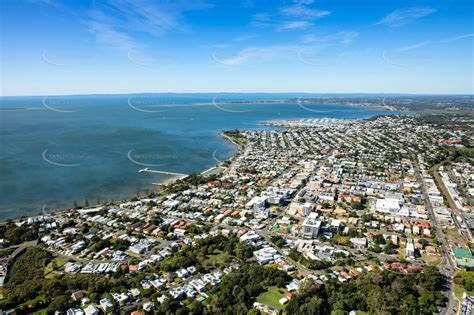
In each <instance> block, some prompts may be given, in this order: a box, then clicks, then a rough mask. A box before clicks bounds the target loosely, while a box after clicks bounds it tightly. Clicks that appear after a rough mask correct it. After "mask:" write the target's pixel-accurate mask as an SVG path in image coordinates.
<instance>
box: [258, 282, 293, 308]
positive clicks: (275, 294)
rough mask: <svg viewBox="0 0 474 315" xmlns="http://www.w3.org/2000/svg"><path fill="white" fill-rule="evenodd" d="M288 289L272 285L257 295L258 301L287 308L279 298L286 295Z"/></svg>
mask: <svg viewBox="0 0 474 315" xmlns="http://www.w3.org/2000/svg"><path fill="white" fill-rule="evenodd" d="M286 293H287V291H286V289H282V288H277V287H271V288H269V289H268V291H266V292H264V293H262V294H260V295H259V296H258V297H257V302H259V303H262V304H265V305H269V306H272V307H275V308H279V309H285V307H286V305H281V304H280V303H279V302H278V300H279V299H281V298H282V297H286Z"/></svg>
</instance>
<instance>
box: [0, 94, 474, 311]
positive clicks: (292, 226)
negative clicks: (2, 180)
mask: <svg viewBox="0 0 474 315" xmlns="http://www.w3.org/2000/svg"><path fill="white" fill-rule="evenodd" d="M433 98H435V99H436V100H437V101H436V102H434V104H435V105H434V106H435V107H439V108H440V109H448V108H450V109H459V110H464V109H466V108H468V107H469V106H472V101H473V99H472V96H467V97H466V98H450V97H447V96H440V97H433ZM381 100H382V99H381ZM381 100H379V101H381ZM292 101H295V100H292ZM297 101H300V102H301V100H297ZM322 101H324V102H326V103H332V102H336V101H337V102H338V103H340V102H341V100H340V99H334V98H327V99H326V98H325V99H324V100H322V99H313V98H312V99H311V100H310V102H312V103H314V102H322ZM342 101H343V102H345V103H347V104H349V103H350V104H361V103H364V104H366V105H372V104H374V102H375V101H373V100H370V101H369V100H364V98H363V96H360V97H354V98H353V99H352V98H347V99H344V100H342ZM425 101H428V102H431V103H433V100H424V101H418V100H417V99H416V97H415V98H413V99H412V100H411V101H410V102H408V101H404V100H403V98H391V97H387V98H386V99H385V100H384V102H385V103H386V104H387V105H386V106H391V107H393V109H394V110H397V111H398V110H408V109H409V110H416V107H417V106H418V105H419V104H420V103H423V102H425ZM302 102H306V100H303V101H302ZM303 104H304V103H303ZM454 112H456V111H454ZM266 123H267V124H269V125H273V126H278V127H280V128H277V130H262V131H246V130H229V131H225V132H224V134H223V135H224V136H225V138H226V139H228V140H229V141H232V142H233V143H235V145H236V146H237V147H238V151H237V154H236V155H235V156H233V157H231V158H230V159H229V160H226V161H223V162H222V163H220V164H219V165H217V166H216V168H214V169H212V170H211V171H209V172H206V173H205V174H192V175H190V176H188V177H186V178H181V179H177V180H175V181H174V182H172V183H170V184H167V185H166V186H163V187H161V188H160V189H159V190H157V191H156V192H153V193H150V194H149V195H147V196H142V197H136V198H133V199H131V200H125V201H121V202H114V203H104V204H98V205H94V206H85V205H76V206H75V207H74V208H72V209H67V210H64V211H58V212H48V211H46V210H45V211H44V213H43V214H41V215H37V216H33V217H25V218H21V219H18V220H9V221H8V222H5V223H4V224H3V225H2V226H1V227H0V246H1V252H0V254H1V257H2V258H1V259H0V287H1V298H2V299H1V300H0V309H2V310H3V313H5V314H14V313H16V314H24V313H34V312H37V314H49V313H51V314H60V313H63V314H65V313H67V314H71V315H78V314H87V315H95V314H108V313H122V314H144V313H157V314H284V313H286V314H309V313H311V310H313V311H314V310H318V311H317V312H313V313H311V314H399V313H402V314H408V313H410V314H433V313H437V314H438V313H439V314H472V307H473V305H474V298H473V295H474V271H473V270H474V269H473V268H474V255H473V252H472V250H473V249H474V247H473V239H472V238H473V236H472V232H473V230H474V213H473V205H474V164H473V157H474V151H473V150H474V149H473V137H472V136H473V128H472V127H473V116H472V113H470V114H469V113H468V114H465V113H455V114H445V113H435V114H419V115H418V114H417V115H415V114H413V115H406V116H405V115H387V116H379V117H373V118H371V119H365V120H358V119H352V120H339V119H328V118H324V119H323V118H318V119H295V120H278V121H271V122H266Z"/></svg>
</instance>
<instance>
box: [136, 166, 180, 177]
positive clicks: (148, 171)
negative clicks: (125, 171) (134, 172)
mask: <svg viewBox="0 0 474 315" xmlns="http://www.w3.org/2000/svg"><path fill="white" fill-rule="evenodd" d="M138 172H139V173H154V174H161V175H171V176H179V177H187V176H189V175H188V174H182V173H174V172H165V171H156V170H150V169H149V168H144V169H141V170H139V171H138Z"/></svg>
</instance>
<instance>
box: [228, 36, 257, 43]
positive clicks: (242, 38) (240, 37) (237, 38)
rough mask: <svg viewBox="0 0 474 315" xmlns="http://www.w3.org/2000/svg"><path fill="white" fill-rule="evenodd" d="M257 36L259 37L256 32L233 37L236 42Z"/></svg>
mask: <svg viewBox="0 0 474 315" xmlns="http://www.w3.org/2000/svg"><path fill="white" fill-rule="evenodd" d="M255 37H257V35H255V34H248V35H242V36H237V37H234V38H232V40H233V41H234V42H243V41H246V40H249V39H252V38H255Z"/></svg>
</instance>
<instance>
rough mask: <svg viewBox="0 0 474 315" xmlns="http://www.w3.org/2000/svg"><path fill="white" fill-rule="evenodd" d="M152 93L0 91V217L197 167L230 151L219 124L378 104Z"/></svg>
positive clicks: (107, 193) (125, 194) (119, 193)
mask: <svg viewBox="0 0 474 315" xmlns="http://www.w3.org/2000/svg"><path fill="white" fill-rule="evenodd" d="M215 96H216V95H215V94H213V95H210V94H209V95H206V94H152V95H145V94H142V95H133V96H131V95H120V96H116V95H114V96H69V97H47V98H44V97H3V98H0V102H1V103H0V106H1V107H0V109H1V111H0V135H1V136H0V177H1V182H0V219H1V220H4V219H6V218H17V217H20V216H22V215H33V214H37V213H41V212H42V208H43V207H45V209H48V210H52V209H60V208H65V207H71V206H72V204H73V202H74V201H77V202H78V204H79V205H81V204H84V202H85V200H86V199H87V200H88V201H89V203H90V204H95V203H96V202H97V201H98V200H99V201H104V200H111V199H113V200H119V199H123V198H129V197H132V196H136V195H137V193H142V194H143V193H144V192H146V191H147V190H149V191H151V190H153V186H152V184H151V183H153V182H161V181H164V180H166V179H167V178H169V177H168V176H165V175H157V174H149V173H141V174H139V173H138V170H139V169H142V168H145V167H149V168H150V169H154V170H162V171H169V172H177V173H185V174H189V173H192V172H202V171H204V170H206V169H208V168H210V167H212V166H213V165H215V164H216V159H217V160H224V159H225V158H227V157H229V156H230V155H231V154H233V153H234V151H235V148H234V146H233V145H232V144H230V143H228V142H226V141H224V140H223V139H222V138H220V136H219V133H220V132H221V131H222V130H227V129H233V128H241V129H265V128H268V127H265V126H262V125H260V121H262V120H270V119H283V118H304V117H335V118H366V117H370V116H373V115H376V114H381V113H385V112H380V111H378V110H377V109H374V108H368V107H355V106H342V105H324V104H314V105H306V104H305V107H306V108H310V109H314V110H315V111H317V112H313V111H309V110H305V109H304V108H301V107H299V106H298V105H297V104H245V105H243V104H239V105H236V104H222V103H220V102H223V101H228V100H258V99H278V98H289V97H298V95H289V94H285V95H276V94H244V95H239V94H225V95H217V96H218V98H217V99H216V103H217V104H218V105H217V106H214V105H212V100H213V98H214V97H215Z"/></svg>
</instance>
